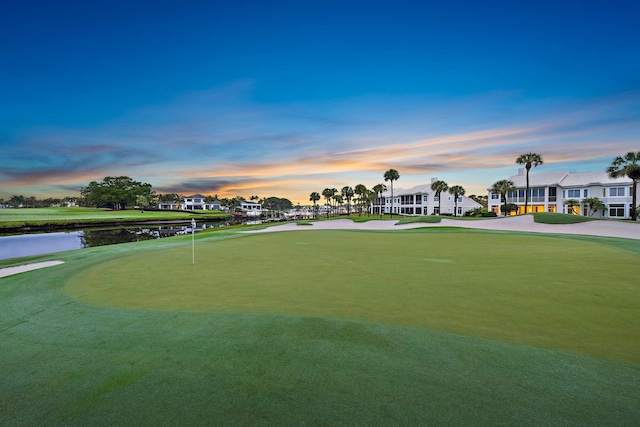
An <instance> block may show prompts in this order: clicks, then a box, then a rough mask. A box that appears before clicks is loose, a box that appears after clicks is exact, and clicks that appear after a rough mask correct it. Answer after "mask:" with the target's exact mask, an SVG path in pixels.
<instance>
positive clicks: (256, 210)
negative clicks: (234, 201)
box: [240, 200, 262, 216]
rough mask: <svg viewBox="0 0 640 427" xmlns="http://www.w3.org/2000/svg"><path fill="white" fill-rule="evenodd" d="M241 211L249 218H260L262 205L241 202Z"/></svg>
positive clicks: (245, 201)
mask: <svg viewBox="0 0 640 427" xmlns="http://www.w3.org/2000/svg"><path fill="white" fill-rule="evenodd" d="M240 210H242V211H243V212H246V213H247V216H260V215H261V214H262V205H261V204H259V203H254V202H249V201H247V200H242V201H241V202H240Z"/></svg>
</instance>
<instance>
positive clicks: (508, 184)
mask: <svg viewBox="0 0 640 427" xmlns="http://www.w3.org/2000/svg"><path fill="white" fill-rule="evenodd" d="M512 191H516V186H515V185H514V184H513V181H509V180H508V179H501V180H500V181H497V182H494V183H493V186H492V187H491V192H492V193H500V196H501V197H502V202H503V203H504V205H503V206H504V216H507V193H511V192H512Z"/></svg>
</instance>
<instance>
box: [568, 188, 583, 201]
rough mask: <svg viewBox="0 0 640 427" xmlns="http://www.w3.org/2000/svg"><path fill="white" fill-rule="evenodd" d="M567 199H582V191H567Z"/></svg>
mask: <svg viewBox="0 0 640 427" xmlns="http://www.w3.org/2000/svg"><path fill="white" fill-rule="evenodd" d="M567 197H568V198H570V199H571V198H574V197H575V198H579V197H580V190H567Z"/></svg>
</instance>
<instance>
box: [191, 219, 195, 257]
mask: <svg viewBox="0 0 640 427" xmlns="http://www.w3.org/2000/svg"><path fill="white" fill-rule="evenodd" d="M195 233H196V220H195V219H193V218H192V219H191V259H192V261H191V263H192V264H195V263H196V240H195Z"/></svg>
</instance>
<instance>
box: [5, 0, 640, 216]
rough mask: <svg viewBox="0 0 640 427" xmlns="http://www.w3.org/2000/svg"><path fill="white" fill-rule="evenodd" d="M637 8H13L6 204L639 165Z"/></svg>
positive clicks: (291, 193) (481, 179) (593, 4)
mask: <svg viewBox="0 0 640 427" xmlns="http://www.w3.org/2000/svg"><path fill="white" fill-rule="evenodd" d="M637 4H638V3H637V2H635V1H608V2H605V1H561V0H556V1H535V2H533V1H522V2H521V1H512V0H511V1H493V2H490V1H489V2H480V1H446V2H445V1H433V2H431V1H415V2H413V1H399V0H395V1H366V2H360V1H348V0H343V1H327V0H324V1H313V0H298V1H267V0H265V1H242V0H230V1H225V0H218V1H180V2H178V1H175V2H163V1H154V2H139V1H138V2H136V1H133V0H131V1H126V2H124V1H122V2H120V1H110V2H92V1H82V2H68V1H56V2H53V1H47V2H33V1H28V0H26V1H8V2H3V4H2V5H1V6H0V159H1V160H2V166H1V167H0V198H4V199H8V198H9V197H11V196H12V195H24V196H36V197H38V198H45V197H63V196H77V195H79V191H80V189H81V187H83V186H85V185H87V184H88V183H89V182H90V181H93V180H97V181H99V180H101V179H102V178H104V177H105V176H119V175H127V176H130V177H132V178H134V179H136V180H138V181H143V182H149V183H151V184H152V185H153V188H154V190H156V191H157V192H159V193H168V192H177V193H182V194H193V193H202V194H205V195H213V194H218V195H220V196H226V197H231V196H236V195H239V196H244V197H249V196H251V195H258V196H260V197H267V196H278V197H286V198H289V199H290V200H292V201H293V202H294V203H297V202H299V203H302V204H308V203H309V202H308V200H309V194H310V193H311V192H313V191H317V192H322V190H323V189H324V188H326V187H335V188H338V189H340V188H342V187H343V186H345V185H349V186H352V187H354V186H355V185H357V184H364V185H366V186H367V187H369V188H370V187H372V186H373V185H375V184H377V183H380V182H384V180H383V174H384V172H385V171H386V170H388V169H390V168H393V169H396V170H398V172H399V173H400V179H399V181H398V182H397V183H394V187H395V188H409V187H412V186H414V185H418V184H425V183H428V182H430V180H431V177H438V178H440V179H443V180H445V181H447V182H448V183H449V185H455V184H458V185H462V186H463V187H464V188H465V189H466V190H467V194H473V193H475V194H486V189H487V187H489V186H491V184H492V183H493V182H495V181H497V180H500V179H504V178H508V177H509V176H510V175H514V174H516V173H517V168H518V166H517V165H516V164H515V159H516V157H518V155H520V154H522V153H527V152H535V153H538V154H540V155H541V156H542V157H543V159H544V161H545V164H544V165H542V166H540V167H538V168H537V169H536V170H534V171H533V172H532V173H535V172H542V171H554V170H561V169H566V170H571V171H574V172H580V171H592V170H598V171H600V170H604V169H605V168H606V167H607V166H608V165H609V164H610V163H611V160H612V159H613V158H614V157H615V156H616V155H620V154H624V153H626V152H628V151H640V24H639V23H638V16H640V6H637Z"/></svg>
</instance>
